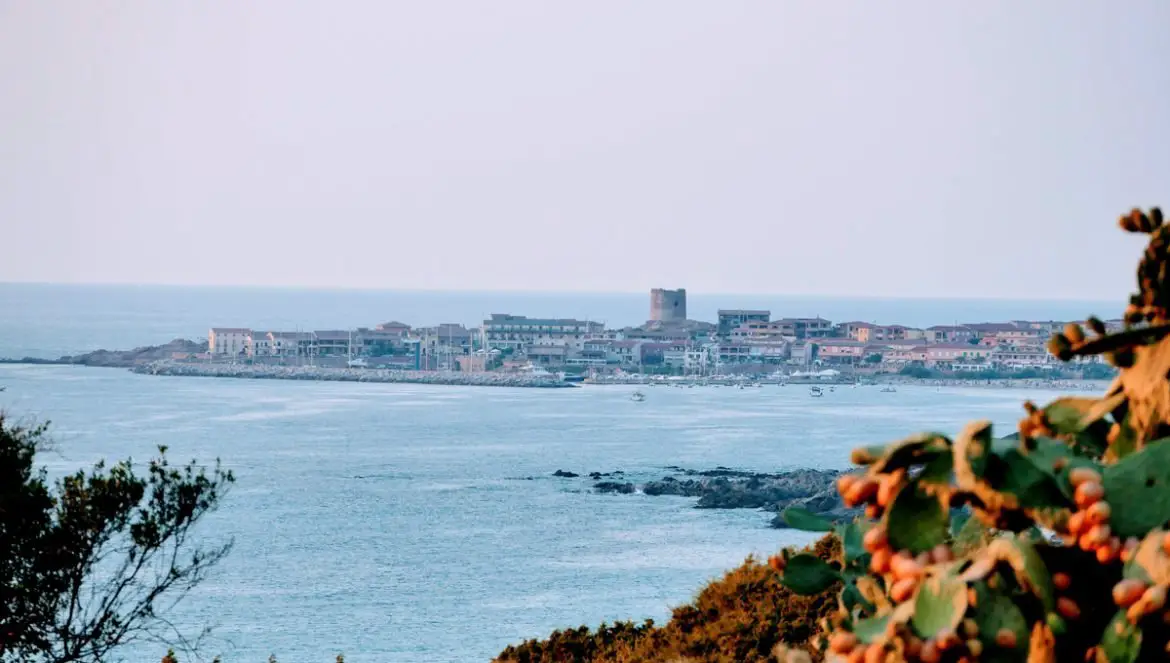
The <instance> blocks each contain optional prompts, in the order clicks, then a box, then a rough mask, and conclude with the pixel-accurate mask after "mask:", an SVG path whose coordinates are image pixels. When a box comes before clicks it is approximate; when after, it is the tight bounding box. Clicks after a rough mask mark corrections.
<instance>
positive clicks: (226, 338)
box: [207, 327, 252, 357]
mask: <svg viewBox="0 0 1170 663" xmlns="http://www.w3.org/2000/svg"><path fill="white" fill-rule="evenodd" d="M251 345H252V330H251V329H244V328H242V327H212V328H211V330H210V331H208V332H207V351H208V352H210V353H211V354H213V355H223V356H228V357H236V356H239V355H246V354H248V352H249V350H250V346H251Z"/></svg>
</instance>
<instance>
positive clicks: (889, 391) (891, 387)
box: [879, 384, 898, 394]
mask: <svg viewBox="0 0 1170 663" xmlns="http://www.w3.org/2000/svg"><path fill="white" fill-rule="evenodd" d="M879 391H882V392H884V393H887V394H892V393H894V392H895V391H898V390H897V389H894V385H892V384H888V385H886V386H884V387H882V388H881V389H880V390H879Z"/></svg>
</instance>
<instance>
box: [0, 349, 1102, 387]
mask: <svg viewBox="0 0 1170 663" xmlns="http://www.w3.org/2000/svg"><path fill="white" fill-rule="evenodd" d="M0 365H11V366H22V365H23V366H78V367H85V368H120V369H126V370H129V371H130V372H131V373H137V374H139V375H161V376H168V377H204V378H232V379H242V380H302V381H309V382H371V383H381V384H433V385H445V386H469V387H519V388H536V389H564V388H577V387H581V386H583V385H588V386H591V387H635V388H637V387H654V388H658V387H665V388H669V387H676V388H680V387H691V386H700V387H702V386H719V387H725V388H728V389H734V388H736V387H737V386H738V383H736V382H730V381H727V382H723V381H720V382H704V381H698V380H690V381H688V380H675V381H670V382H667V381H655V380H650V379H631V380H621V381H618V380H599V381H586V382H584V383H570V382H561V381H559V380H556V379H548V378H539V377H530V376H525V375H517V374H508V373H458V372H455V373H447V372H440V371H401V370H391V369H380V368H330V367H321V366H279V365H274V366H249V365H246V364H234V365H233V364H198V363H188V362H176V361H171V360H159V361H151V362H145V363H139V364H135V365H133V366H126V365H124V364H118V363H111V364H101V363H87V362H83V361H66V360H63V359H39V358H31V357H28V358H22V359H12V358H0ZM1109 383H1110V381H1109V380H1083V379H1080V380H1078V379H1069V378H1066V379H1057V380H1038V379H1020V378H996V379H988V380H970V379H959V378H910V377H905V376H890V377H889V378H888V379H886V380H874V381H872V382H866V383H863V384H860V385H857V386H860V387H882V386H885V385H894V386H898V387H935V388H938V389H1043V390H1050V391H1066V392H1082V393H1083V392H1097V391H1104V390H1105V389H1106V388H1107V387H1108V386H1109ZM755 384H758V385H762V386H764V387H769V388H771V387H778V386H780V387H796V388H801V387H811V386H820V387H823V388H829V387H832V388H835V389H852V388H854V384H853V383H849V382H830V381H822V382H817V381H803V380H802V381H786V382H779V381H776V380H760V381H757V382H756V383H755Z"/></svg>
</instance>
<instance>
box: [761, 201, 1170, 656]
mask: <svg viewBox="0 0 1170 663" xmlns="http://www.w3.org/2000/svg"><path fill="white" fill-rule="evenodd" d="M1162 222H1163V217H1162V213H1161V211H1159V210H1158V209H1153V210H1151V211H1150V212H1149V213H1143V212H1141V211H1139V210H1134V211H1133V212H1132V213H1130V214H1127V215H1125V216H1123V217H1122V218H1121V227H1122V228H1123V229H1125V230H1127V231H1130V232H1135V233H1146V234H1148V235H1149V236H1150V237H1149V245H1148V247H1147V248H1146V251H1145V254H1144V255H1143V257H1142V260H1141V263H1140V264H1139V266H1138V273H1137V280H1138V292H1137V294H1135V295H1133V296H1132V297H1131V299H1130V303H1129V307H1128V308H1127V309H1126V311H1125V316H1124V321H1125V325H1124V328H1123V329H1121V330H1120V331H1116V332H1112V333H1110V332H1108V331H1107V330H1106V326H1105V324H1104V323H1103V322H1101V321H1100V320H1099V319H1097V318H1089V319H1088V320H1087V321H1086V324H1085V326H1084V327H1082V326H1081V325H1078V324H1075V323H1074V324H1069V325H1068V326H1067V327H1066V328H1065V330H1064V332H1063V333H1060V334H1057V335H1055V336H1054V337H1053V338H1052V340H1051V341H1050V343H1049V350H1050V351H1051V352H1052V353H1053V354H1054V355H1056V356H1057V357H1059V358H1060V359H1061V360H1064V361H1072V360H1075V359H1078V358H1084V357H1089V356H1093V355H1103V356H1104V358H1105V359H1106V360H1107V361H1109V362H1110V363H1111V364H1113V365H1114V366H1116V367H1118V369H1120V374H1119V377H1118V378H1117V379H1116V380H1115V381H1114V383H1113V384H1112V385H1111V386H1110V387H1109V388H1108V390H1107V391H1106V393H1105V394H1104V395H1103V396H1102V397H1101V398H1061V399H1057V400H1056V401H1053V402H1052V403H1049V404H1048V405H1046V406H1043V407H1040V406H1037V405H1035V404H1033V403H1025V405H1024V415H1025V416H1024V417H1023V419H1022V420H1021V421H1020V425H1019V431H1018V433H1017V434H1014V435H1011V436H1007V437H1000V438H997V437H996V436H995V435H994V434H993V431H992V427H991V424H990V423H988V422H975V423H972V424H970V425H968V426H967V428H966V429H965V430H963V431H962V432H961V433H960V434H959V435H958V436H957V437H955V438H954V439H951V438H948V437H947V436H945V435H941V434H938V433H927V434H922V435H917V436H914V437H911V438H909V439H906V440H903V441H901V442H895V443H893V444H890V445H888V446H885V447H868V448H862V449H857V450H855V451H854V452H853V457H852V461H853V462H854V463H855V464H856V465H859V466H861V469H860V471H858V472H857V473H854V474H848V475H845V476H842V477H841V480H840V481H839V483H838V489H839V490H840V492H841V495H842V498H843V499H844V501H845V503H846V504H848V505H850V506H864V507H865V513H866V516H865V517H864V518H862V519H859V520H858V521H856V522H854V523H851V524H849V525H848V526H844V527H840V528H838V530H837V534H838V536H839V537H840V539H841V541H842V548H843V550H844V555H843V559H842V560H841V561H840V562H839V563H835V564H828V563H825V562H823V561H821V560H820V559H818V558H816V557H814V556H812V555H806V554H800V555H792V554H790V553H787V552H785V553H784V554H783V555H781V556H779V557H776V558H773V560H771V561H772V565H773V567H774V568H776V569H777V571H778V572H779V573H781V574H783V580H784V582H785V584H787V585H788V586H789V587H791V588H792V589H793V590H794V591H797V592H801V593H815V592H821V591H825V589H827V588H828V587H831V586H832V585H833V584H834V583H837V582H840V583H842V589H841V593H840V595H839V601H838V603H839V610H838V612H837V613H836V615H835V616H834V617H833V618H832V620H831V622H830V623H826V624H825V625H824V631H823V633H822V634H821V637H820V638H819V639H820V646H821V651H822V652H823V653H824V655H825V657H826V660H829V661H842V662H848V663H861V662H865V663H876V662H878V661H883V662H888V661H892V662H897V661H922V662H923V663H938V662H943V661H955V662H958V661H971V662H974V661H1004V662H1019V663H1024V662H1028V663H1047V662H1056V661H1061V662H1063V661H1076V662H1080V661H1097V662H1102V663H1104V662H1109V663H1131V662H1134V661H1155V660H1159V661H1160V660H1170V648H1168V641H1170V609H1168V608H1170V606H1167V603H1166V599H1167V590H1168V589H1170V531H1168V530H1167V529H1165V528H1166V527H1167V526H1170V444H1165V442H1170V377H1168V376H1170V227H1167V226H1163V225H1162ZM1085 327H1087V328H1088V329H1087V331H1086V329H1085ZM789 522H790V523H793V524H796V525H798V526H800V527H803V528H806V529H810V530H817V531H819V530H823V529H825V528H826V527H827V523H825V522H822V521H820V520H818V519H817V518H816V517H815V516H811V515H810V514H803V513H802V514H793V517H792V518H790V519H789Z"/></svg>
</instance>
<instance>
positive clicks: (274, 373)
mask: <svg viewBox="0 0 1170 663" xmlns="http://www.w3.org/2000/svg"><path fill="white" fill-rule="evenodd" d="M130 372H131V373H137V374H139V375H162V376H169V377H204V378H234V379H239V380H307V381H312V382H373V383H382V384H434V385H446V386H460V387H519V388H526V389H572V388H576V387H577V385H576V384H573V383H570V382H562V381H560V380H556V379H549V378H542V377H531V376H526V375H507V374H500V373H442V372H438V371H396V370H389V369H382V368H325V367H320V366H255V365H251V366H250V365H246V364H235V365H232V364H189V363H178V362H173V361H155V362H151V363H149V364H144V365H141V366H135V367H133V368H131V369H130Z"/></svg>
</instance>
